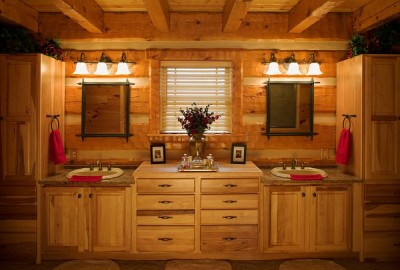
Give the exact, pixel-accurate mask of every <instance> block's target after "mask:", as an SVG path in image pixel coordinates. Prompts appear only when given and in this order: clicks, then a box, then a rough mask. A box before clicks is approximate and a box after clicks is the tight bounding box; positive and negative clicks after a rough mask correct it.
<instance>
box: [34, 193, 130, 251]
mask: <svg viewBox="0 0 400 270" xmlns="http://www.w3.org/2000/svg"><path fill="white" fill-rule="evenodd" d="M42 193H43V194H42V197H43V213H42V215H43V219H42V220H43V222H42V237H43V238H42V239H43V240H42V246H43V248H42V250H43V253H44V254H43V256H44V257H46V253H47V252H50V253H51V252H52V251H58V252H101V251H129V250H130V243H131V240H130V239H131V237H130V235H131V233H130V232H131V211H130V209H131V207H130V206H131V191H130V187H79V186H77V187H72V186H71V187H65V186H64V187H59V186H57V187H56V186H53V187H52V186H46V187H43V192H42ZM66 255H67V256H68V254H66Z"/></svg>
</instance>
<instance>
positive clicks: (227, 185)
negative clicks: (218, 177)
mask: <svg viewBox="0 0 400 270" xmlns="http://www.w3.org/2000/svg"><path fill="white" fill-rule="evenodd" d="M224 187H227V188H233V187H237V185H235V184H226V185H224Z"/></svg>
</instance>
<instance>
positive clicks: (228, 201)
mask: <svg viewBox="0 0 400 270" xmlns="http://www.w3.org/2000/svg"><path fill="white" fill-rule="evenodd" d="M223 202H224V203H237V201H235V200H226V201H223Z"/></svg>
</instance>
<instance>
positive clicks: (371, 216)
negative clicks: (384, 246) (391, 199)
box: [364, 204, 400, 231]
mask: <svg viewBox="0 0 400 270" xmlns="http://www.w3.org/2000/svg"><path fill="white" fill-rule="evenodd" d="M364 215H365V216H364V218H365V220H364V230H365V231H396V230H397V231H400V204H366V205H365V209H364Z"/></svg>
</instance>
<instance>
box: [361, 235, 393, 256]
mask: <svg viewBox="0 0 400 270" xmlns="http://www.w3.org/2000/svg"><path fill="white" fill-rule="evenodd" d="M399 254H400V232H366V233H364V257H365V259H383V260H386V259H389V260H391V259H396V260H398V259H399Z"/></svg>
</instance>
